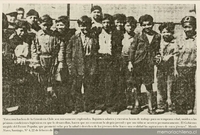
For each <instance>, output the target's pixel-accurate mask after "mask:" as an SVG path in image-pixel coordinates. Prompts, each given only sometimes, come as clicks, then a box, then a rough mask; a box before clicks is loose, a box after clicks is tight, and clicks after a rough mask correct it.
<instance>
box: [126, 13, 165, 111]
mask: <svg viewBox="0 0 200 135" xmlns="http://www.w3.org/2000/svg"><path fill="white" fill-rule="evenodd" d="M139 23H140V26H141V27H142V32H141V34H140V35H139V36H138V38H137V41H136V42H134V44H132V45H131V48H130V59H131V62H129V65H128V68H129V71H131V70H133V72H134V73H135V80H136V84H137V87H136V88H137V89H138V90H139V91H140V88H141V85H142V84H144V85H145V87H146V90H147V99H148V112H149V113H150V114H154V113H155V111H154V109H153V103H152V95H153V86H152V84H153V82H154V65H155V63H154V61H155V57H156V56H157V55H158V54H159V49H160V40H161V36H160V34H158V33H157V32H155V31H153V17H152V16H151V15H147V14H146V15H143V16H141V17H140V18H139ZM138 90H136V91H138ZM138 94H139V92H138ZM133 112H134V113H135V114H136V113H139V112H140V105H138V106H137V107H135V108H134V111H133ZM134 113H133V114H134Z"/></svg>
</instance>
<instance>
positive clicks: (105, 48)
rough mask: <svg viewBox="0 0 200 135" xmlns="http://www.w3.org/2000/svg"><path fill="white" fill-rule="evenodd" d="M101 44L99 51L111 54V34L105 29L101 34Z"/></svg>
mask: <svg viewBox="0 0 200 135" xmlns="http://www.w3.org/2000/svg"><path fill="white" fill-rule="evenodd" d="M99 46H100V49H99V53H103V54H110V55H111V34H109V33H107V32H106V31H105V30H104V29H102V32H101V34H99Z"/></svg>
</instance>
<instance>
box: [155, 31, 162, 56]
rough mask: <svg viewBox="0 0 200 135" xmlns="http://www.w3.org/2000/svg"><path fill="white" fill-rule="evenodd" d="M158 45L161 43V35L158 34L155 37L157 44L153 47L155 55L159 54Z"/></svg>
mask: <svg viewBox="0 0 200 135" xmlns="http://www.w3.org/2000/svg"><path fill="white" fill-rule="evenodd" d="M160 43H161V35H160V34H158V35H157V42H156V46H155V55H158V54H160Z"/></svg>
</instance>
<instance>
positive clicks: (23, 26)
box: [9, 20, 31, 114]
mask: <svg viewBox="0 0 200 135" xmlns="http://www.w3.org/2000/svg"><path fill="white" fill-rule="evenodd" d="M27 29H28V23H27V22H26V21H21V20H19V21H18V22H17V23H16V27H15V32H14V33H13V34H12V35H11V36H10V38H9V40H10V48H9V51H10V52H11V53H13V60H14V62H15V64H14V67H13V73H12V74H13V75H12V79H13V80H14V81H13V89H14V90H15V94H16V95H15V97H17V98H16V99H17V101H19V106H20V109H19V112H18V113H22V114H25V113H31V111H30V110H31V109H29V108H28V105H29V107H30V104H29V103H30V102H29V101H30V96H29V92H28V91H29V81H28V79H29V78H28V76H29V72H28V59H29V58H30V49H29V47H30V44H28V43H27V42H26V38H27ZM10 66H12V65H10ZM14 82H15V83H14ZM25 103H26V104H25ZM27 103H28V105H27Z"/></svg>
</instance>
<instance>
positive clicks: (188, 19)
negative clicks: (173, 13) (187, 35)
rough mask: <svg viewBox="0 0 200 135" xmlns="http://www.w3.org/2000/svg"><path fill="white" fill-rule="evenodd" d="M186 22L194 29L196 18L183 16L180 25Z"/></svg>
mask: <svg viewBox="0 0 200 135" xmlns="http://www.w3.org/2000/svg"><path fill="white" fill-rule="evenodd" d="M186 22H188V23H190V24H191V25H192V26H193V27H194V28H195V29H196V18H195V17H194V16H185V17H184V18H183V19H182V20H181V25H182V26H183V24H184V23H186Z"/></svg>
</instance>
